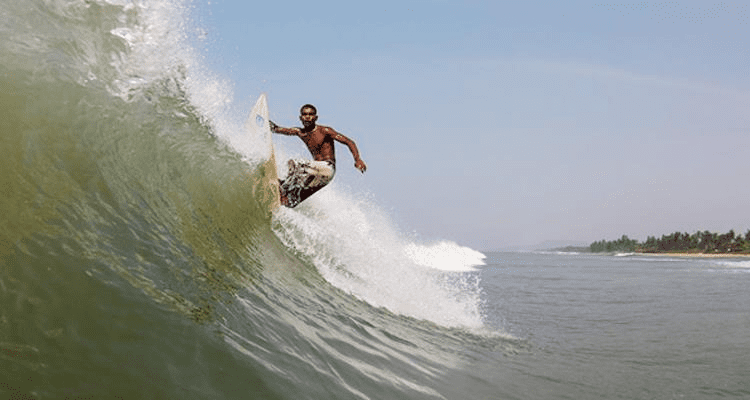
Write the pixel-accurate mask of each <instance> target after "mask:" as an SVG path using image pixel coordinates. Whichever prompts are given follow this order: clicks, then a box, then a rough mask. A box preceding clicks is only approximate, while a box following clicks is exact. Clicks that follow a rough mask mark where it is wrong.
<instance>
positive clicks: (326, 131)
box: [318, 125, 338, 135]
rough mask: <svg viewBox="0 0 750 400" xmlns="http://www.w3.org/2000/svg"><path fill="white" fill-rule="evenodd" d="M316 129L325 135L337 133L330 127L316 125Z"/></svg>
mask: <svg viewBox="0 0 750 400" xmlns="http://www.w3.org/2000/svg"><path fill="white" fill-rule="evenodd" d="M318 128H319V129H320V131H321V132H322V133H324V134H326V135H335V134H337V133H338V132H336V130H335V129H333V128H331V127H330V126H325V125H318Z"/></svg>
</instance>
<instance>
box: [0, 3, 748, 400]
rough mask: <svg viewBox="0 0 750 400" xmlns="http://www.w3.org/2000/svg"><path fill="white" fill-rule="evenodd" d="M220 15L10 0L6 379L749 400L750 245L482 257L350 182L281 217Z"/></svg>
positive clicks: (0, 253) (177, 394)
mask: <svg viewBox="0 0 750 400" xmlns="http://www.w3.org/2000/svg"><path fill="white" fill-rule="evenodd" d="M195 12H196V8H195V4H193V3H191V2H188V1H182V0H150V1H147V0H138V1H136V0H25V1H10V0H0V112H1V113H2V115H1V117H0V134H1V135H0V155H2V156H1V157H0V171H1V172H2V173H0V397H2V398H31V399H66V398H70V399H73V398H90V399H100V398H120V399H291V398H294V399H486V398H492V399H496V398H497V399H529V398H531V399H569V398H575V399H601V398H617V399H643V398H688V399H690V398H695V399H707V398H719V397H722V398H743V397H744V398H747V397H750V386H749V384H748V382H750V379H747V378H748V376H747V372H746V371H750V361H748V358H747V357H746V356H745V354H746V352H747V349H748V348H750V341H749V340H748V335H747V331H748V329H749V328H750V318H749V317H748V312H747V310H748V309H750V291H747V290H746V288H747V285H748V284H750V273H748V272H749V271H750V268H749V267H748V265H749V264H748V261H747V260H744V259H726V260H725V259H720V258H719V259H711V260H701V259H671V258H649V257H643V256H638V255H629V256H627V257H611V256H601V255H591V254H573V255H571V254H565V253H545V252H527V253H501V252H480V251H477V250H476V249H471V248H468V247H465V246H461V245H459V244H457V243H455V242H453V241H451V238H443V239H439V240H432V241H427V240H424V239H420V238H419V236H418V235H415V234H413V233H411V234H407V233H404V232H403V231H402V230H401V228H400V227H398V226H397V225H396V224H395V223H394V222H393V218H392V216H391V215H389V213H388V212H386V211H384V210H383V209H382V208H381V207H379V206H378V204H377V203H376V201H375V200H373V196H371V195H364V194H361V193H356V192H352V191H351V190H350V189H347V188H346V186H345V185H343V184H341V183H340V182H338V181H337V180H334V182H333V183H332V184H331V185H329V187H326V188H325V189H323V190H322V191H320V192H318V193H317V194H316V195H315V196H313V197H312V198H310V199H308V200H307V201H305V202H304V203H302V204H301V205H300V206H299V207H297V208H295V209H286V208H279V209H275V210H272V208H271V207H270V203H271V200H270V199H269V198H268V196H264V193H265V192H264V190H263V179H264V178H263V177H264V176H265V172H266V171H265V170H264V168H266V167H265V163H266V161H267V159H268V155H269V154H268V148H269V147H268V142H267V138H264V137H261V136H257V137H256V136H252V135H248V133H247V131H246V130H245V129H244V124H245V120H246V118H247V116H248V112H249V109H250V105H251V104H252V102H253V101H254V100H255V98H253V99H250V100H248V101H245V100H240V101H238V100H236V99H235V97H234V94H233V85H234V83H233V82H231V81H229V80H228V79H226V78H224V77H222V76H220V75H218V74H216V73H214V72H213V71H211V70H210V68H208V67H207V66H206V65H205V64H204V62H203V60H202V57H201V55H200V51H198V50H197V49H198V46H201V45H204V44H200V43H202V42H201V40H202V39H201V37H202V34H201V29H200V27H199V26H198V24H196V23H195V21H194V20H193V18H194V17H195V15H194V14H195ZM257 95H258V96H259V95H260V93H258V94H257ZM274 100H275V99H273V98H270V99H269V102H270V107H271V108H273V105H274ZM247 103H250V105H248V104H247ZM276 150H277V154H276V157H277V160H279V165H278V167H279V171H280V173H281V175H282V176H283V174H284V172H285V171H284V163H283V161H284V160H285V159H286V158H287V157H288V155H287V151H286V150H285V149H284V148H280V147H277V149H276ZM376 167H377V166H373V165H370V168H376ZM511 189H512V188H511ZM509 190H510V189H509Z"/></svg>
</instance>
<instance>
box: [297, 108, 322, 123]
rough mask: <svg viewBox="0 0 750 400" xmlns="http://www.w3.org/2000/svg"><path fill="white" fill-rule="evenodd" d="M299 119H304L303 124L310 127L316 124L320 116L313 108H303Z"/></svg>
mask: <svg viewBox="0 0 750 400" xmlns="http://www.w3.org/2000/svg"><path fill="white" fill-rule="evenodd" d="M299 120H300V121H302V125H304V127H305V128H309V127H312V126H315V121H317V120H318V116H317V114H315V111H314V110H313V109H312V108H309V107H308V108H303V109H302V113H301V114H300V116H299Z"/></svg>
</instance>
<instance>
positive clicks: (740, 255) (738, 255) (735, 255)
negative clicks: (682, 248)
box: [633, 252, 750, 258]
mask: <svg viewBox="0 0 750 400" xmlns="http://www.w3.org/2000/svg"><path fill="white" fill-rule="evenodd" d="M633 254H637V255H639V256H657V257H691V258H750V254H747V253H639V252H634V253H633Z"/></svg>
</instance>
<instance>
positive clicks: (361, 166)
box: [354, 159, 367, 174]
mask: <svg viewBox="0 0 750 400" xmlns="http://www.w3.org/2000/svg"><path fill="white" fill-rule="evenodd" d="M354 168H357V169H358V170H359V172H361V173H363V174H364V173H365V171H367V165H365V162H364V161H362V160H361V159H359V160H357V161H355V162H354Z"/></svg>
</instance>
